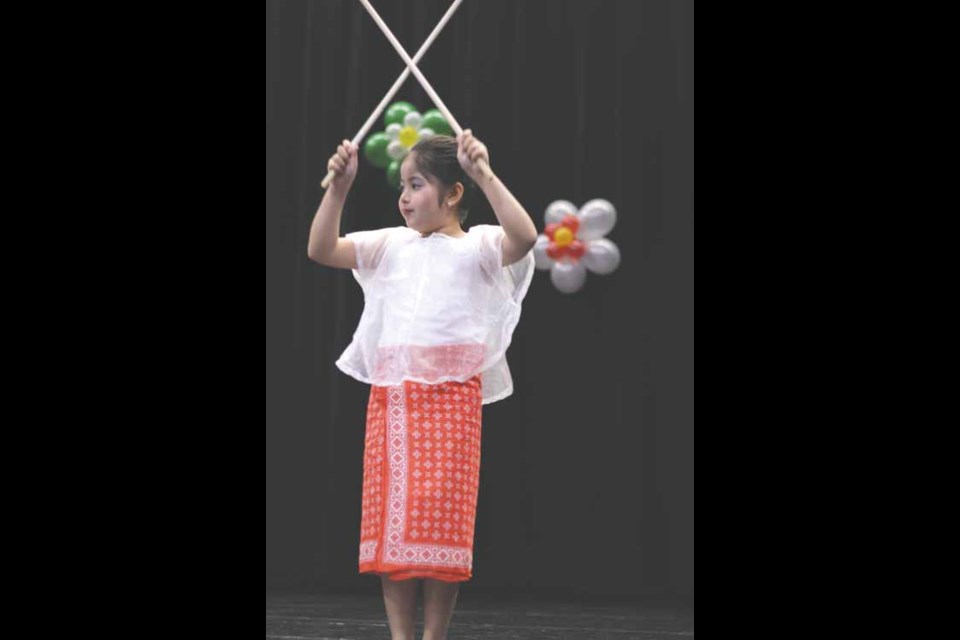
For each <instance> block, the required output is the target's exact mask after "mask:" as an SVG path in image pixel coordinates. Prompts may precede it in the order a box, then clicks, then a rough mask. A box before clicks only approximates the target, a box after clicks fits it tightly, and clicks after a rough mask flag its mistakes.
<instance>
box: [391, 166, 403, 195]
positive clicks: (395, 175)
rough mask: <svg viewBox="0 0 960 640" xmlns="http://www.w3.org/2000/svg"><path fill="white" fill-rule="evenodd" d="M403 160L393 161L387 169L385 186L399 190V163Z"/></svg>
mask: <svg viewBox="0 0 960 640" xmlns="http://www.w3.org/2000/svg"><path fill="white" fill-rule="evenodd" d="M401 162H403V160H402V159H401V160H393V161H392V162H391V163H390V166H389V167H387V184H389V185H390V186H391V187H393V188H394V189H399V188H400V163H401Z"/></svg>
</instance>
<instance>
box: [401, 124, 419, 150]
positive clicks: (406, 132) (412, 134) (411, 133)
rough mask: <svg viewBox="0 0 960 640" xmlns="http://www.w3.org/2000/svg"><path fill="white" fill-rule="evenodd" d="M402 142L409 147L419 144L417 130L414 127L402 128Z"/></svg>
mask: <svg viewBox="0 0 960 640" xmlns="http://www.w3.org/2000/svg"><path fill="white" fill-rule="evenodd" d="M399 139H400V144H402V145H403V146H405V147H407V148H408V149H409V148H410V147H412V146H413V145H415V144H417V130H416V129H414V128H413V127H404V128H403V129H400V138H399Z"/></svg>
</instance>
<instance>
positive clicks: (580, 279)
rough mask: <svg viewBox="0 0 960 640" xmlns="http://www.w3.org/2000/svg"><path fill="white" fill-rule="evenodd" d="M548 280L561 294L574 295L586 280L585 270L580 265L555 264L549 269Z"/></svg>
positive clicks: (569, 263)
mask: <svg viewBox="0 0 960 640" xmlns="http://www.w3.org/2000/svg"><path fill="white" fill-rule="evenodd" d="M550 279H551V280H552V281H553V286H555V287H556V288H557V289H558V290H559V291H560V292H561V293H574V292H576V291H579V290H580V287H582V286H583V283H584V282H585V281H586V280H587V270H586V269H584V268H583V265H582V264H578V263H572V262H555V263H554V265H553V267H551V268H550Z"/></svg>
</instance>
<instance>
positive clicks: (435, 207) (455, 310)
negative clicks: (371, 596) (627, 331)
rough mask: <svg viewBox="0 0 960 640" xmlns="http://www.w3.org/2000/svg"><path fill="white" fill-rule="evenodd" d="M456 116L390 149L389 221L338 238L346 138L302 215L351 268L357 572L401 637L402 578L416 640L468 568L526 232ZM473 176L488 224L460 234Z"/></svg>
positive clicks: (349, 156) (315, 241) (349, 168)
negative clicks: (368, 577) (419, 603)
mask: <svg viewBox="0 0 960 640" xmlns="http://www.w3.org/2000/svg"><path fill="white" fill-rule="evenodd" d="M481 160H482V161H483V162H486V163H487V164H488V165H489V163H490V158H489V155H488V153H487V148H486V146H485V145H484V144H483V143H482V142H480V141H479V140H477V139H476V138H474V137H473V135H472V133H471V132H470V130H469V129H467V130H465V131H464V132H463V133H462V134H460V135H459V136H457V138H456V139H454V138H452V137H449V136H441V135H436V136H432V137H430V138H427V139H424V140H421V141H420V142H418V143H417V144H416V145H415V146H414V147H413V148H412V150H411V152H410V154H409V155H408V156H407V157H406V158H405V159H404V160H403V163H402V165H401V168H400V176H401V184H400V185H398V186H399V187H400V197H399V202H398V204H399V209H400V214H401V215H402V216H403V221H404V225H402V226H395V227H387V228H383V229H375V230H370V231H357V232H353V233H348V234H347V235H346V236H345V237H342V238H341V237H340V215H341V212H342V209H343V204H344V201H345V199H346V197H347V193H348V192H349V190H350V187H351V186H352V184H353V181H354V179H355V177H356V174H357V167H358V149H357V147H356V146H355V145H352V144H351V143H350V142H349V141H348V140H344V141H343V144H341V145H340V146H339V147H338V148H337V153H336V154H335V155H333V156H332V157H331V158H330V161H329V163H328V169H329V170H331V171H333V172H334V173H335V177H334V179H333V182H332V183H331V184H330V187H329V189H328V190H327V192H326V193H325V194H324V196H323V200H322V201H321V203H320V207H319V209H318V210H317V213H316V216H315V217H314V220H313V224H312V226H311V229H310V241H309V247H308V254H309V256H310V258H311V259H313V260H314V261H316V262H318V263H320V264H324V265H327V266H331V267H336V268H341V269H352V270H353V275H354V277H355V278H356V279H357V282H359V283H360V286H361V287H362V289H363V293H364V310H363V314H362V316H361V318H360V322H359V325H358V326H357V330H356V332H355V333H354V335H353V340H352V342H351V343H350V345H349V346H348V347H347V349H346V350H345V351H344V352H343V354H342V355H341V357H340V358H339V359H338V360H337V363H336V364H337V366H338V367H339V368H340V369H341V370H342V371H344V372H345V373H347V374H348V375H350V376H353V377H354V378H356V379H358V380H361V381H363V382H366V383H368V384H370V385H371V388H370V399H369V402H368V405H367V421H366V436H365V444H364V457H363V500H362V517H361V523H360V558H359V570H360V573H373V574H377V575H379V576H380V579H381V583H382V585H383V595H384V603H385V606H386V610H387V617H388V620H389V623H390V630H391V635H392V638H393V640H408V639H410V640H412V639H413V633H414V617H415V612H416V597H417V584H418V582H422V583H423V589H424V634H423V638H424V640H441V639H444V638H446V634H447V627H448V625H449V622H450V618H451V616H452V614H453V609H454V606H455V604H456V599H457V594H458V591H459V585H460V583H461V582H464V581H467V580H469V579H470V578H471V577H472V569H473V537H474V518H475V515H476V508H477V494H478V489H479V479H480V441H481V407H482V405H484V404H488V403H490V402H495V401H497V400H501V399H503V398H505V397H507V396H509V395H510V394H511V393H513V381H512V378H511V376H510V369H509V367H508V365H507V361H506V350H507V347H508V346H509V345H510V339H511V336H512V334H513V330H514V328H515V327H516V325H517V322H518V321H519V319H520V305H521V302H522V300H523V298H524V296H525V295H526V293H527V289H528V288H529V286H530V281H531V279H532V277H533V271H534V259H533V253H532V252H531V249H532V247H533V245H534V243H535V242H536V239H537V230H536V227H535V226H534V224H533V220H531V218H530V215H529V214H528V213H527V212H526V210H524V208H523V206H522V205H521V204H520V203H519V202H517V200H516V198H514V197H513V194H511V193H510V191H509V190H508V189H507V187H506V186H505V185H504V184H503V182H501V181H500V179H499V178H498V177H497V176H496V174H494V173H493V172H492V171H491V172H490V175H489V176H485V175H484V174H483V173H481V171H480V169H479V162H480V161H481ZM476 187H479V189H480V190H481V191H482V192H483V194H484V195H485V196H486V197H487V199H488V200H489V202H490V205H491V207H492V208H493V211H494V213H495V214H496V216H497V219H498V220H499V222H500V225H474V226H472V227H470V229H469V231H467V232H465V231H464V230H463V228H462V223H463V222H464V220H465V219H466V217H467V213H468V210H469V206H470V196H471V195H472V193H473V192H474V191H475V189H476Z"/></svg>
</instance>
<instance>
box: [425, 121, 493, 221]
mask: <svg viewBox="0 0 960 640" xmlns="http://www.w3.org/2000/svg"><path fill="white" fill-rule="evenodd" d="M457 148H458V145H457V139H456V138H453V137H451V136H444V135H439V134H438V135H433V136H430V137H429V138H424V139H423V140H420V142H418V143H417V144H415V145H413V148H412V149H410V153H412V154H416V155H414V158H413V162H414V165H416V167H417V170H418V171H420V173H422V174H424V176H427V177H428V178H430V177H432V178H433V179H435V180H436V181H437V182H439V183H440V186H441V187H442V188H441V189H439V191H440V201H439V202H438V203H437V204H441V205H442V204H443V198H444V197H445V192H446V190H447V189H450V188H452V187H453V185H455V184H456V183H457V182H459V183H460V184H462V185H463V197H462V198H461V199H460V203H459V206H458V208H457V212H458V213H459V214H460V224H463V222H464V221H465V220H466V219H467V214H469V213H470V204H471V202H472V201H473V192H474V191H475V190H476V188H477V185H476V183H474V181H473V180H471V179H470V177H469V176H467V174H466V173H465V172H464V171H463V167H461V166H460V162H459V161H458V160H457Z"/></svg>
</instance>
